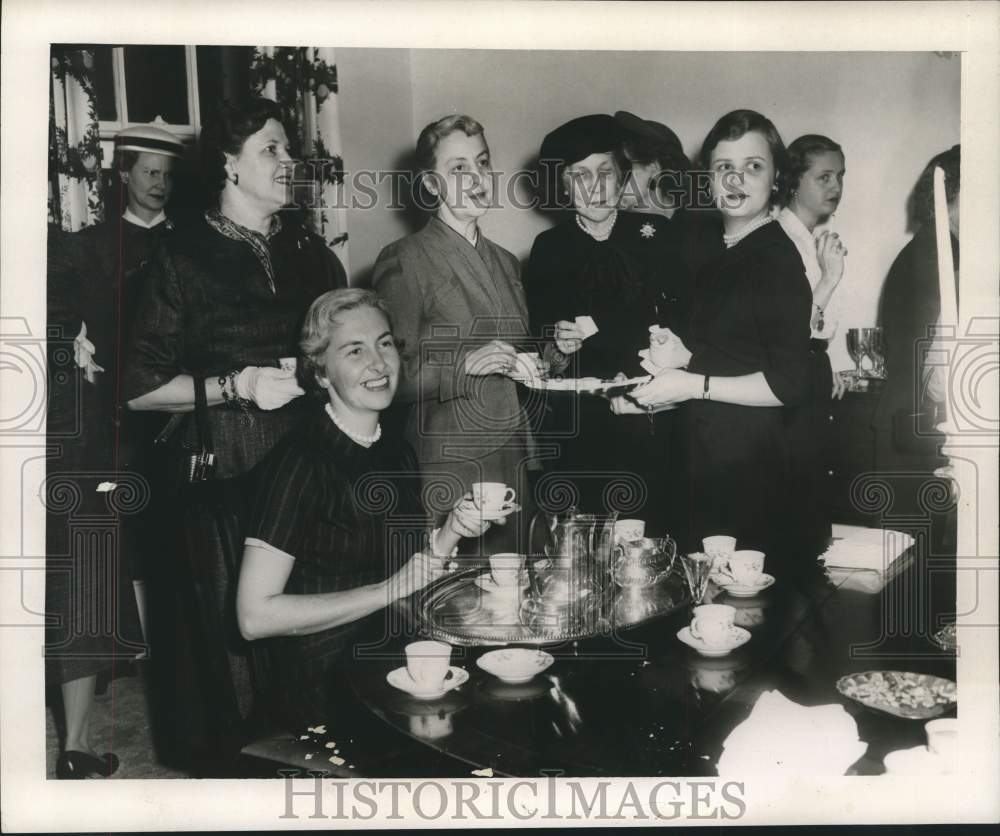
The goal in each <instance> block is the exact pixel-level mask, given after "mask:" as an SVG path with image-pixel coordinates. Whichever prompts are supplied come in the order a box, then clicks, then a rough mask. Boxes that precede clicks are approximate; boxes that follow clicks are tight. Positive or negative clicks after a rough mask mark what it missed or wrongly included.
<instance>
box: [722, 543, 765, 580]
mask: <svg viewBox="0 0 1000 836" xmlns="http://www.w3.org/2000/svg"><path fill="white" fill-rule="evenodd" d="M723 571H724V572H725V573H726V574H727V575H729V577H731V578H732V579H733V580H734V581H736V583H738V584H742V585H743V586H757V585H758V584H759V583H760V582H761V580H762V575H763V573H764V552H758V551H753V550H752V549H737V550H736V551H734V552H733V553H732V554H730V555H729V556H728V557H726V560H725V569H724V570H723Z"/></svg>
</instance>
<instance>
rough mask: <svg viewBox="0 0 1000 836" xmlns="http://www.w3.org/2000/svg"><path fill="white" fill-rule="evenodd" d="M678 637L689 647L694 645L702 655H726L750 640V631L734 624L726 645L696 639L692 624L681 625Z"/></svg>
mask: <svg viewBox="0 0 1000 836" xmlns="http://www.w3.org/2000/svg"><path fill="white" fill-rule="evenodd" d="M677 638H679V639H680V640H681V641H682V642H684V644H686V645H687V646H688V647H693V648H694V649H695V650H697V651H698V652H699V653H700V654H701V655H702V656H725V655H726V654H727V653H732V652H733V651H734V650H736V648H737V647H741V646H742V645H744V644H746V643H747V642H748V641H750V632H749V631H748V630H744V629H743V628H742V627H737V626H735V625H734V626H733V628H732V629H731V630H730V631H729V641H728V642H726V643H725V644H724V645H709V644H705V642H703V641H702V640H701V639H696V638H695V637H694V636H692V635H691V627H690V625H689V626H687V627H681V629H680V630H678V632H677Z"/></svg>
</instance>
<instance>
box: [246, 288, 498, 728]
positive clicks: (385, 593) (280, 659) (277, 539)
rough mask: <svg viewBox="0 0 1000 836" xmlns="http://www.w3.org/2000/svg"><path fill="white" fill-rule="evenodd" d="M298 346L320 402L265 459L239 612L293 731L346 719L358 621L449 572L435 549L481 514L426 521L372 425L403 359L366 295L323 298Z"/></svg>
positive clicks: (393, 449)
mask: <svg viewBox="0 0 1000 836" xmlns="http://www.w3.org/2000/svg"><path fill="white" fill-rule="evenodd" d="M300 346H301V350H302V355H303V364H304V366H305V372H306V375H305V376H306V378H308V379H309V381H310V382H311V383H314V384H315V386H316V387H317V390H318V392H319V393H321V394H322V395H323V399H324V400H325V401H326V404H325V407H324V409H322V410H321V409H316V410H314V412H313V414H312V415H310V416H309V418H308V419H306V420H305V421H304V422H303V423H302V424H301V425H300V426H299V427H298V428H297V429H296V431H295V432H293V433H289V434H288V435H287V436H286V437H285V438H284V439H283V440H282V441H281V442H280V443H279V444H278V445H277V446H276V447H275V449H274V450H273V451H272V452H271V453H270V455H269V456H268V457H267V459H266V460H265V461H264V463H263V464H262V466H261V472H260V474H259V478H258V479H257V485H258V490H257V499H256V503H255V505H254V508H253V511H252V513H251V514H250V524H249V527H248V529H247V538H246V542H245V549H244V554H243V562H242V566H241V569H240V579H239V588H238V592H237V598H236V612H237V617H238V621H239V626H240V630H241V632H242V633H243V636H244V637H245V638H247V639H250V640H261V639H266V640H267V642H266V644H267V645H268V648H269V650H270V651H271V652H270V661H271V664H270V665H269V666H268V667H269V669H270V673H271V675H270V676H269V682H270V686H271V687H270V689H269V691H270V696H271V697H272V698H273V703H272V707H273V709H274V711H275V715H276V718H277V719H278V720H279V721H280V722H281V723H282V724H283V725H285V726H286V727H287V728H289V729H296V728H297V729H300V730H301V729H303V728H305V726H306V725H308V724H309V723H310V722H316V720H317V718H322V719H323V720H327V719H333V720H336V721H339V722H338V727H339V728H344V726H342V725H339V723H340V722H343V718H342V717H341V716H338V712H342V711H345V710H349V708H348V706H345V705H344V704H343V703H342V702H340V703H338V702H337V700H336V697H337V691H338V690H341V687H340V685H339V684H338V677H337V676H336V673H335V671H336V670H337V668H338V667H339V665H340V664H341V662H342V661H347V660H349V659H350V657H351V650H352V641H353V639H354V637H355V636H356V635H357V634H358V630H359V628H360V627H361V626H362V624H363V622H364V620H365V619H366V618H367V617H368V616H370V615H373V614H375V613H378V612H379V611H381V610H382V609H384V608H385V607H386V606H388V605H389V604H390V603H392V602H393V601H395V600H398V599H400V598H405V597H406V596H408V595H410V594H412V593H413V592H416V591H418V590H420V589H421V588H423V587H424V586H425V585H426V584H428V583H429V582H430V581H431V580H432V579H433V578H434V577H435V574H436V573H441V572H442V571H443V570H444V565H443V561H442V559H441V557H439V556H436V555H448V554H450V553H451V551H452V550H453V549H454V548H455V547H456V546H457V545H458V542H459V540H460V539H461V538H462V537H477V536H479V535H480V534H481V533H482V532H483V531H485V530H486V529H488V528H489V527H490V523H489V522H485V523H484V522H483V521H482V520H481V519H480V518H479V516H478V515H477V514H476V513H475V511H474V509H472V507H471V500H470V499H469V498H463V499H461V500H460V501H459V502H458V503H457V505H456V507H454V508H453V509H452V510H451V512H450V513H449V515H448V517H447V518H446V520H445V521H444V522H443V524H442V525H441V527H440V528H438V529H436V530H434V531H430V529H429V527H428V526H425V525H423V521H424V520H425V515H424V511H423V506H422V502H421V493H422V492H421V486H420V475H419V472H418V470H417V462H416V457H415V456H414V454H413V449H412V448H411V447H410V445H409V444H407V443H406V442H405V441H404V440H403V439H401V438H395V437H393V436H392V434H391V433H386V434H385V435H383V433H382V426H381V424H380V423H379V417H380V415H381V413H382V411H383V410H385V409H387V408H388V407H389V405H390V404H391V403H392V399H393V395H395V393H396V389H397V386H398V385H399V376H400V367H401V363H400V357H399V352H398V350H397V348H396V341H395V338H394V337H393V331H392V325H391V323H390V320H389V314H388V311H387V309H386V306H385V304H384V303H383V302H382V301H381V300H380V299H379V298H378V296H377V295H376V294H375V293H374V292H372V291H370V290H361V289H358V288H351V289H345V290H335V291H331V292H329V293H325V294H323V295H322V296H320V297H319V298H318V299H317V300H316V301H315V302H314V303H313V304H312V306H311V307H310V308H309V313H308V315H307V316H306V322H305V325H304V327H303V329H302V339H301V343H300ZM425 531H427V532H429V534H428V535H427V536H426V538H425V536H424V534H425Z"/></svg>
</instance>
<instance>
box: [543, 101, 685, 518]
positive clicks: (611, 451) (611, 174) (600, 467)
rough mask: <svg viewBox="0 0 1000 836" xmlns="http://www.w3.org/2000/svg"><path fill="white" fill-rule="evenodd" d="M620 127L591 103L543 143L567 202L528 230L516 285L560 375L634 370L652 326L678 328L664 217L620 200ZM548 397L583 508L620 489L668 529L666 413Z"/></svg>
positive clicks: (681, 290) (635, 509)
mask: <svg viewBox="0 0 1000 836" xmlns="http://www.w3.org/2000/svg"><path fill="white" fill-rule="evenodd" d="M623 138H624V134H623V132H622V129H621V127H620V125H619V124H618V123H617V122H616V121H615V119H614V118H613V117H611V116H608V115H605V114H594V115H590V116H581V117H579V118H577V119H573V120H571V121H570V122H567V123H566V124H564V125H561V126H560V127H558V128H556V129H555V130H554V131H552V132H551V133H549V134H548V136H546V137H545V140H544V141H543V143H542V147H541V152H540V162H541V166H542V168H543V171H544V172H545V175H546V181H547V183H546V185H547V187H548V190H549V193H550V194H551V195H552V196H554V197H555V198H556V200H557V201H558V205H559V206H560V207H564V208H568V209H570V210H571V211H570V212H568V213H567V217H566V218H565V220H564V222H562V223H560V224H558V225H557V226H555V227H553V228H552V229H549V230H546V231H545V232H542V233H541V234H540V235H539V236H538V237H537V238H536V239H535V243H534V245H533V246H532V249H531V255H530V257H529V259H528V266H527V269H526V272H525V285H526V288H527V292H528V300H529V307H530V309H531V317H532V324H533V329H534V333H535V334H536V335H539V336H543V335H546V336H547V335H552V336H553V337H554V342H553V343H552V345H551V346H550V348H549V351H548V355H549V358H550V360H551V361H552V369H553V370H554V371H558V372H562V373H563V374H565V375H566V376H568V377H574V378H581V377H596V378H603V379H609V378H614V377H615V376H616V375H619V374H624V375H625V376H627V377H634V376H639V375H643V374H644V373H645V372H644V370H643V367H642V365H641V359H640V356H639V352H640V351H642V350H645V349H648V348H649V343H650V328H651V327H654V328H655V327H656V326H660V325H662V326H669V327H670V328H671V329H673V330H674V331H676V332H677V333H682V334H684V333H686V323H687V312H688V293H689V282H688V274H687V271H686V269H685V268H684V266H683V263H682V261H681V259H680V258H679V256H678V253H677V250H676V248H675V247H674V245H673V243H672V237H671V236H670V234H669V232H668V230H667V224H668V223H669V222H668V221H667V220H666V219H665V218H663V217H660V216H658V215H653V214H642V213H638V212H619V209H618V206H619V199H620V196H621V190H622V185H623V183H624V182H625V174H626V172H627V171H628V170H629V163H628V160H627V159H626V158H625V156H624V154H623V152H622V142H623ZM581 317H589V318H590V319H591V320H593V324H594V325H595V326H596V333H589V332H588V331H584V330H583V329H582V328H581V324H580V323H581V321H582V322H587V320H581V319H580V318H581ZM588 324H589V323H588ZM550 401H551V409H552V413H551V419H550V420H549V421H548V422H547V424H546V426H545V428H544V430H545V432H546V433H547V434H548V435H549V436H550V437H551V438H552V439H553V440H558V441H559V442H560V444H561V447H562V455H561V457H560V459H559V461H558V467H559V468H560V469H561V470H562V471H563V472H565V473H566V474H567V478H568V479H569V480H570V481H571V482H572V483H573V485H574V486H575V489H576V491H577V492H578V494H579V500H580V505H581V507H583V508H584V509H585V510H587V511H591V512H595V513H596V512H602V511H604V510H605V509H606V508H607V510H611V509H610V508H608V505H609V504H610V503H611V502H612V498H613V495H614V494H615V493H620V494H621V495H622V497H620V498H624V499H625V500H626V502H627V503H628V507H619V508H618V510H620V511H621V512H622V513H627V514H628V515H630V516H637V517H643V518H645V519H646V520H647V524H648V525H649V526H650V528H651V529H656V528H660V527H662V526H666V528H667V530H668V531H670V532H672V531H673V520H672V519H671V518H670V514H671V511H674V510H676V507H677V506H676V504H675V503H673V502H670V501H669V495H668V493H667V486H668V484H669V483H670V482H671V481H672V480H675V477H676V474H675V473H673V472H672V470H671V468H674V469H675V468H676V459H674V460H671V457H670V456H669V453H668V448H669V446H670V444H671V436H672V434H673V433H672V430H673V419H672V416H670V415H666V414H663V415H650V416H649V417H648V418H646V417H643V418H638V417H634V416H632V417H627V418H622V419H616V418H615V417H614V416H613V415H611V414H610V412H609V410H608V404H607V403H606V402H605V401H603V400H601V399H599V398H595V397H593V396H590V395H581V396H579V397H576V398H574V397H573V396H570V395H563V394H558V395H557V394H553V395H551V396H550ZM651 434H655V440H654V439H653V438H651ZM616 486H617V487H616Z"/></svg>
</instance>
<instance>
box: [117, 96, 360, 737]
mask: <svg viewBox="0 0 1000 836" xmlns="http://www.w3.org/2000/svg"><path fill="white" fill-rule="evenodd" d="M201 143H202V153H203V168H204V173H205V175H206V179H207V180H208V181H209V184H210V187H212V188H213V189H215V190H216V191H217V193H218V202H217V207H216V208H213V209H210V210H208V211H206V212H205V213H204V214H203V215H202V216H201V217H200V218H197V219H195V220H194V221H193V222H192V223H191V225H190V226H188V227H185V228H183V229H180V228H179V229H178V230H177V232H176V233H175V235H174V238H173V240H172V242H171V245H170V246H169V247H164V248H161V249H160V251H159V253H158V257H157V259H156V260H155V263H154V265H153V270H154V272H153V275H152V277H151V281H150V282H149V284H148V286H147V289H146V292H145V293H144V295H143V297H142V298H141V299H140V302H139V307H138V314H137V319H136V323H135V326H134V328H133V341H132V349H131V353H130V356H129V365H128V367H127V369H126V375H125V387H124V388H125V393H126V397H128V398H129V399H130V400H129V406H130V408H132V409H135V410H153V411H160V412H169V413H175V414H176V415H183V420H182V421H181V422H180V424H179V425H173V435H172V436H171V438H170V443H171V444H176V447H177V449H176V464H177V471H178V474H177V475H178V478H179V479H183V480H185V481H193V482H199V483H200V484H201V487H199V488H198V490H197V493H194V492H193V490H194V489H193V488H191V487H190V486H188V489H187V490H185V489H184V488H183V487H181V486H178V487H177V496H178V505H179V506H181V507H179V508H178V516H179V517H180V518H181V519H183V525H182V526H180V528H181V529H182V532H183V535H184V538H185V542H184V545H183V546H182V552H183V554H184V557H185V558H187V564H188V565H187V569H188V570H189V572H190V575H191V578H192V581H193V592H194V593H195V595H196V598H197V604H198V607H199V614H200V616H201V619H202V621H203V622H204V623H202V624H200V625H198V627H199V628H200V633H199V634H198V635H196V636H195V642H196V644H195V647H196V648H197V649H198V650H199V651H201V652H202V653H203V654H204V655H205V668H204V669H205V670H206V671H209V672H210V673H211V678H210V680H206V682H205V683H204V684H205V694H204V697H205V699H206V701H208V704H209V708H210V711H211V715H210V717H209V720H210V721H211V722H212V726H211V728H212V730H213V732H214V733H215V734H216V735H218V737H219V738H220V742H225V743H226V744H232V743H234V742H237V741H238V740H239V734H238V732H239V729H240V715H245V714H247V712H248V711H249V706H250V692H251V689H250V687H249V674H248V670H247V665H246V663H245V661H244V660H243V658H242V656H241V651H240V646H239V638H238V636H237V631H236V619H235V613H234V612H233V609H232V595H231V593H232V591H233V586H234V584H235V578H234V577H231V573H232V572H233V571H234V569H235V566H236V565H237V560H238V557H239V553H240V550H241V548H242V545H243V544H242V525H243V520H242V516H243V513H244V510H245V509H244V505H245V503H246V501H247V483H248V482H249V474H250V471H251V469H252V468H253V467H254V466H255V465H256V464H257V463H258V462H259V461H260V460H261V459H262V458H263V457H264V455H265V454H266V453H267V452H268V451H269V450H270V449H271V448H272V447H273V446H274V445H275V443H276V442H277V441H278V440H279V439H280V438H281V437H282V436H283V435H284V434H285V433H287V432H288V431H289V430H290V429H291V428H292V427H293V426H294V425H295V424H296V423H297V422H298V421H299V419H300V418H301V417H302V416H303V414H304V412H305V411H307V410H308V404H307V402H306V399H303V398H301V395H303V394H304V392H303V390H302V389H301V388H300V387H299V385H298V383H297V381H296V377H295V370H294V367H293V366H294V358H295V356H296V355H297V353H298V335H299V329H300V328H301V325H302V321H303V318H304V316H305V313H306V310H307V309H308V307H309V305H310V303H311V302H312V301H313V299H315V298H316V297H317V296H319V295H320V294H322V293H324V292H326V291H327V290H331V289H335V288H338V287H344V286H345V285H346V284H347V281H346V275H345V273H344V268H343V267H342V266H341V264H340V262H339V261H338V260H337V257H336V256H335V255H334V254H333V253H332V252H331V251H330V250H329V248H328V247H327V246H326V243H325V242H324V241H323V240H322V239H321V238H320V237H319V236H317V235H314V234H312V233H310V232H307V231H306V230H305V229H303V228H302V227H301V226H299V225H298V224H296V223H295V222H294V221H293V219H292V218H291V217H289V216H285V217H281V216H280V215H279V210H281V209H282V207H283V206H285V205H286V204H287V203H289V202H290V184H291V174H292V171H291V168H292V166H291V163H292V159H291V156H290V151H289V145H288V137H287V135H286V133H285V129H284V127H283V126H282V124H281V110H280V108H279V107H278V105H277V104H275V103H274V102H272V101H269V100H267V99H250V100H248V101H246V102H244V103H241V104H239V105H227V106H225V107H223V108H222V109H221V110H220V111H219V112H218V113H217V115H216V118H215V120H213V122H212V123H211V124H210V125H207V126H206V128H205V130H204V131H203V132H202V137H201ZM202 396H204V397H202ZM168 428H169V425H168ZM209 442H211V445H212V447H214V467H213V466H210V465H206V466H204V467H203V466H201V462H203V461H205V460H207V455H206V456H202V455H200V451H202V450H207V449H208V446H209ZM193 456H194V458H193ZM192 461H193V462H195V466H193V467H188V469H187V470H186V472H185V473H184V474H183V476H181V467H182V466H189V465H190V464H191V462H192ZM178 703H179V704H183V705H184V706H190V705H191V703H192V700H191V699H189V698H187V695H185V699H183V700H180V699H178ZM207 736H208V735H207V732H206V733H203V735H202V737H203V738H204V737H207ZM219 748H222V747H221V746H220V747H219ZM226 754H228V752H227V753H226Z"/></svg>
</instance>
